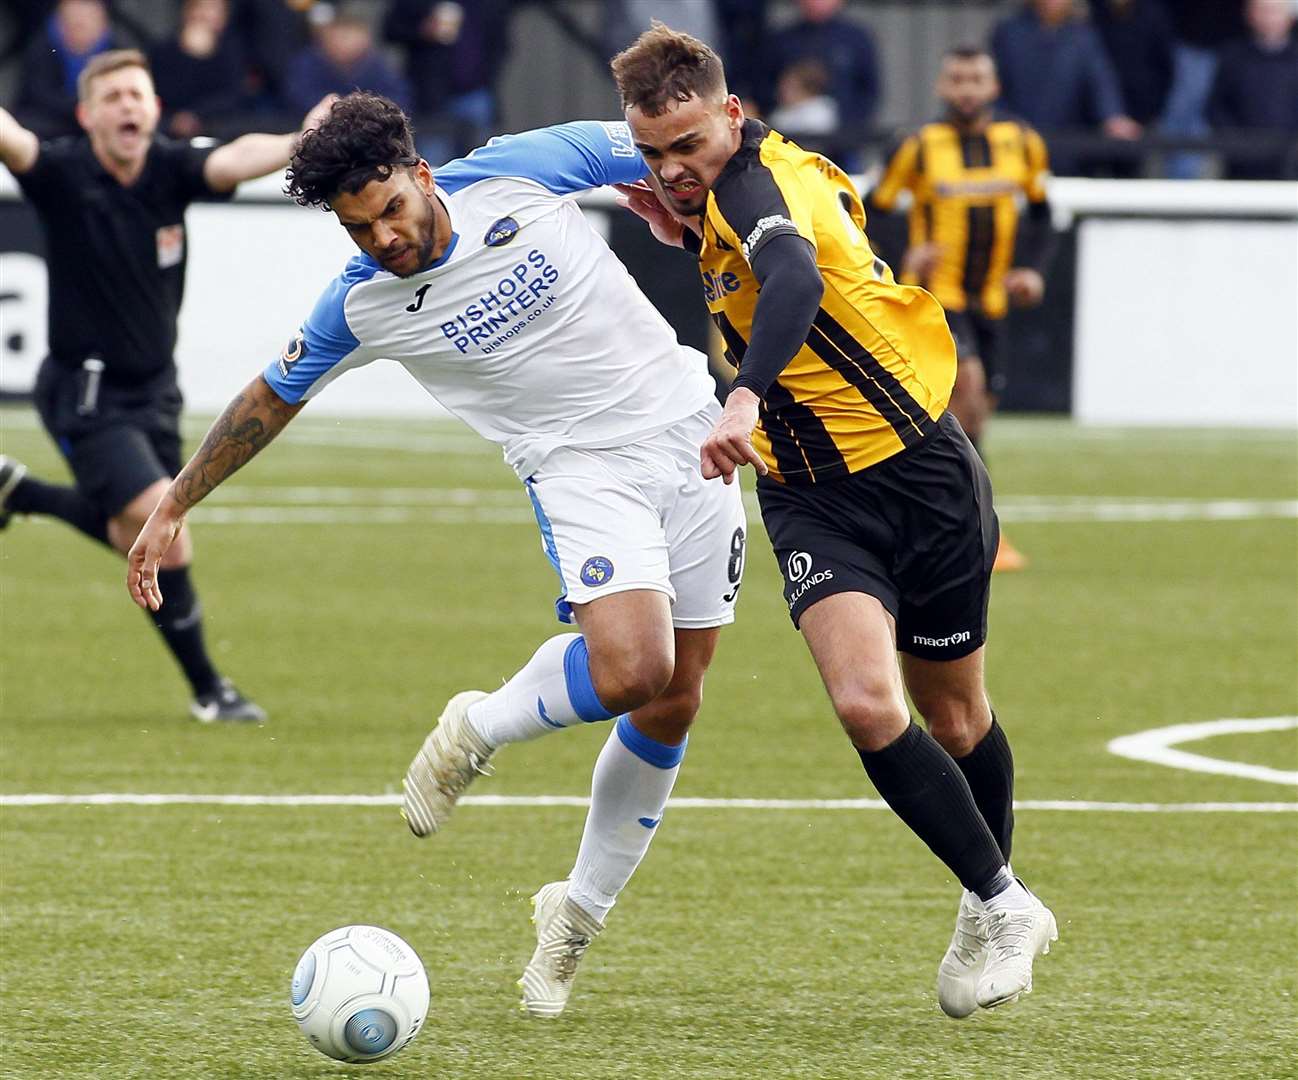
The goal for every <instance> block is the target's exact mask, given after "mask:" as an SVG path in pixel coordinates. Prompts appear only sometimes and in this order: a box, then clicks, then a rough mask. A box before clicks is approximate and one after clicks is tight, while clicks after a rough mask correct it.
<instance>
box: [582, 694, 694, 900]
mask: <svg viewBox="0 0 1298 1080" xmlns="http://www.w3.org/2000/svg"><path fill="white" fill-rule="evenodd" d="M684 754H685V743H681V745H680V746H666V745H664V744H663V743H660V742H657V741H656V740H654V739H651V738H649V737H648V736H647V735H644V734H643V733H641V732H640V731H637V730H636V729H635V727H634V726H633V725H632V724H631V721H630V719H629V718H628V717H626V716H622V717H619V718H618V722H617V724H616V726H615V727H614V728H613V730H612V731H611V732H610V733H609V737H608V741H607V742H606V743H605V744H604V749H603V750H601V751H600V754H599V759H598V760H597V761H596V762H595V775H594V777H593V778H592V780H591V793H590V812H589V813H588V814H587V815H586V828H585V830H584V831H583V832H582V836H581V847H580V848H579V849H578V851H577V862H576V865H574V866H573V868H572V874H571V875H569V880H568V897H569V899H571V900H572V901H574V902H575V903H577V904H579V905H580V906H581V907H583V908H585V909H586V910H587V911H589V912H590V913H591V914H592V915H594V916H595V917H596V918H597V919H599V920H600V922H603V921H604V919H605V917H606V916H607V915H608V913H609V909H610V908H612V907H613V905H614V903H616V902H617V896H618V893H620V892H621V891H622V889H623V888H624V887H625V886H626V883H627V882H628V881H630V880H631V875H632V874H633V873H635V868H636V867H637V866H639V865H640V860H641V859H643V858H644V855H645V852H646V851H648V850H649V842H650V841H651V840H652V839H653V837H654V833H655V832H657V831H658V823H659V822H660V821H661V820H662V815H663V807H665V806H666V805H667V798H668V796H669V795H671V793H672V787H673V786H674V785H675V783H676V774H677V773H678V772H680V761H681V758H682V757H683V756H684Z"/></svg>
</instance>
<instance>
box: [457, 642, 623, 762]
mask: <svg viewBox="0 0 1298 1080" xmlns="http://www.w3.org/2000/svg"><path fill="white" fill-rule="evenodd" d="M574 701H575V704H574ZM468 718H469V725H470V726H471V727H472V728H473V730H474V731H476V732H477V733H478V735H479V737H480V738H481V739H482V741H483V742H485V743H486V744H487V745H488V746H489V747H491V748H492V749H493V750H494V749H495V748H496V747H498V746H504V745H505V744H506V743H514V742H525V741H526V740H528V739H536V738H539V737H540V736H542V735H547V734H549V733H550V732H551V731H557V730H559V729H560V728H565V727H571V726H572V725H573V724H577V723H581V722H582V721H583V720H585V721H594V720H607V719H609V718H610V714H609V713H607V712H605V711H603V708H602V706H600V704H599V699H598V698H596V697H595V688H594V685H593V684H592V683H591V681H590V661H589V658H588V656H587V654H586V642H585V640H584V639H583V638H582V636H581V635H580V634H559V635H558V636H556V637H552V638H550V640H549V641H545V642H542V644H541V647H540V648H539V649H537V650H536V652H535V653H533V654H532V659H530V660H529V661H528V662H527V663H526V664H524V665H523V669H522V670H521V671H520V672H519V673H518V674H517V675H515V676H514V677H513V678H512V679H510V680H509V681H508V682H507V683H505V685H504V686H502V687H501V688H500V689H499V690H497V691H495V692H494V693H492V694H488V695H487V696H486V697H485V698H483V699H482V700H481V701H477V702H474V704H472V705H470V706H469V713H468Z"/></svg>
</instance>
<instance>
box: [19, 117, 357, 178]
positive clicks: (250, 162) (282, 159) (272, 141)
mask: <svg viewBox="0 0 1298 1080" xmlns="http://www.w3.org/2000/svg"><path fill="white" fill-rule="evenodd" d="M337 100H338V95H336V94H330V95H328V96H327V97H324V98H322V99H321V100H320V101H319V102H318V103H317V104H316V105H315V107H314V108H312V110H311V111H310V112H309V113H307V114H306V116H305V117H303V119H302V126H301V128H299V129H298V130H297V131H294V132H292V133H290V134H288V135H265V134H261V133H253V134H251V135H240V136H239V138H237V139H235V140H234V141H233V142H228V143H226V144H225V145H224V146H218V147H217V148H216V149H215V150H213V151H212V152H211V153H210V154H209V155H208V156H207V160H206V161H205V162H204V163H203V179H204V180H205V181H206V182H207V186H208V187H209V188H211V189H212V190H213V191H215V192H220V193H225V192H228V191H233V190H234V189H235V188H236V187H238V186H239V185H240V184H241V183H243V181H245V180H253V179H255V178H256V177H258V176H266V175H268V174H270V173H273V172H275V171H276V170H277V169H282V168H284V166H285V165H287V164H288V159H289V157H290V156H291V155H292V153H293V147H294V146H295V145H297V141H298V139H300V138H301V137H302V133H303V132H305V131H310V130H311V129H312V128H314V127H316V126H317V125H318V124H319V123H320V122H321V121H322V120H324V118H325V117H326V116H328V115H329V110H330V109H331V108H332V107H333V103H334V102H335V101H337ZM6 115H7V114H6ZM6 164H7V162H6ZM10 167H11V168H12V166H10Z"/></svg>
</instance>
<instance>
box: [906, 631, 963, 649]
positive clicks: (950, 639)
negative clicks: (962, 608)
mask: <svg viewBox="0 0 1298 1080" xmlns="http://www.w3.org/2000/svg"><path fill="white" fill-rule="evenodd" d="M971 637H973V634H972V633H971V632H970V631H968V630H960V631H958V632H956V633H954V634H947V636H946V637H920V635H919V634H916V635H915V636H914V637H912V638H911V642H912V644H915V645H927V646H928V647H929V648H930V649H941V648H945V647H946V646H947V645H959V644H960V643H961V642H962V641H968V640H969V639H970V638H971Z"/></svg>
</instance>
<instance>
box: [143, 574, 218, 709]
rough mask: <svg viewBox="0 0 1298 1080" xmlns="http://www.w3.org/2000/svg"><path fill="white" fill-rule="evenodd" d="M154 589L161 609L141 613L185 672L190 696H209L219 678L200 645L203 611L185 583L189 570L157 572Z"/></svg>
mask: <svg viewBox="0 0 1298 1080" xmlns="http://www.w3.org/2000/svg"><path fill="white" fill-rule="evenodd" d="M158 588H159V589H161V590H162V608H161V609H160V610H158V611H146V612H145V614H146V615H148V616H149V621H150V622H151V623H153V625H154V626H156V627H157V628H158V633H160V634H161V635H162V637H163V640H164V641H166V643H167V648H169V649H170V650H171V653H172V655H173V656H175V658H176V660H177V662H179V664H180V666H181V669H182V670H183V671H184V672H185V678H186V679H188V680H189V685H190V686H191V687H192V688H193V691H194V696H195V697H197V696H199V695H200V694H206V693H210V692H211V691H212V690H214V689H215V688H216V685H217V683H218V682H219V681H220V678H221V677H220V676H219V675H218V674H217V672H216V668H214V667H213V666H212V661H211V660H210V659H209V658H208V655H207V648H206V646H205V645H204V644H203V608H202V606H201V605H200V604H199V602H198V596H197V594H196V593H195V592H194V586H193V584H192V583H191V582H190V580H189V567H187V566H182V567H181V568H180V569H179V570H159V571H158Z"/></svg>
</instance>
